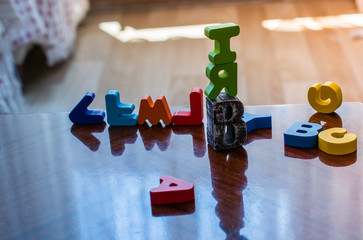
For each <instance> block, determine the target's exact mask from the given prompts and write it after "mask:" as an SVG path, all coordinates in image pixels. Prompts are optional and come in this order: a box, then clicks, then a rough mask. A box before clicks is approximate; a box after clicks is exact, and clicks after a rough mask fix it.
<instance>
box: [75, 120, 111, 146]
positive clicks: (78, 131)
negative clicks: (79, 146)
mask: <svg viewBox="0 0 363 240" xmlns="http://www.w3.org/2000/svg"><path fill="white" fill-rule="evenodd" d="M105 127H106V123H105V122H102V123H101V124H87V125H83V124H73V126H72V128H71V133H72V134H73V135H74V136H75V137H76V138H78V140H80V141H81V142H82V143H83V144H84V145H86V146H87V147H88V148H89V149H90V150H91V151H93V152H95V151H97V150H98V148H99V147H100V144H101V142H100V141H99V140H98V139H97V138H96V137H95V136H93V134H92V133H94V132H97V133H101V132H103V131H104V130H105Z"/></svg>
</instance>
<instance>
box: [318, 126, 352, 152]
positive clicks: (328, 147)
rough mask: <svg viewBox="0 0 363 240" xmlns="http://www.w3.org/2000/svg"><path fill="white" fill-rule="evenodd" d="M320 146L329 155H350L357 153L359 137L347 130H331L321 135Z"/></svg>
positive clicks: (319, 138) (319, 136)
mask: <svg viewBox="0 0 363 240" xmlns="http://www.w3.org/2000/svg"><path fill="white" fill-rule="evenodd" d="M318 146H319V149H320V150H321V151H323V152H326V153H328V154H332V155H345V154H349V153H352V152H355V151H357V135H355V134H353V133H347V130H346V129H345V128H330V129H327V130H324V131H322V132H320V133H319V135H318Z"/></svg>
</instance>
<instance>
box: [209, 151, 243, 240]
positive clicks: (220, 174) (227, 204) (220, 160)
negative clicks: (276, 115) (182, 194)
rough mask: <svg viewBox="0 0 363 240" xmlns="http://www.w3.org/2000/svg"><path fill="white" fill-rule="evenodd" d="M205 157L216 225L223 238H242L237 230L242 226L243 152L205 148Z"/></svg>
mask: <svg viewBox="0 0 363 240" xmlns="http://www.w3.org/2000/svg"><path fill="white" fill-rule="evenodd" d="M208 155H209V163H210V168H211V178H212V187H213V192H212V195H213V197H214V198H215V199H216V200H217V202H218V203H217V205H216V208H215V210H216V214H217V216H218V217H219V219H220V222H219V226H220V227H221V228H222V229H223V231H224V232H225V233H226V235H227V237H226V239H245V237H244V236H241V235H240V230H241V229H242V228H243V227H244V223H243V217H244V210H243V195H242V191H243V189H245V187H246V186H247V178H246V176H245V171H246V170H247V167H248V156H247V152H246V150H245V149H244V148H243V147H240V148H235V149H231V150H227V151H220V152H216V151H213V149H212V148H211V147H210V146H209V147H208Z"/></svg>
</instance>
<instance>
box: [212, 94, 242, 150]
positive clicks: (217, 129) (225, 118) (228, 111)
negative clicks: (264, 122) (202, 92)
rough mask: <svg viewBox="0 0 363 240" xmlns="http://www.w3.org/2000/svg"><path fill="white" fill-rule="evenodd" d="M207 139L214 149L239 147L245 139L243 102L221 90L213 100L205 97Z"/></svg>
mask: <svg viewBox="0 0 363 240" xmlns="http://www.w3.org/2000/svg"><path fill="white" fill-rule="evenodd" d="M206 103H207V104H206V105H207V121H208V122H207V139H208V144H209V145H210V146H211V147H212V148H213V149H214V150H223V149H231V148H235V147H239V146H241V145H242V143H244V142H245V141H246V137H247V127H246V123H245V122H244V121H243V120H242V115H243V112H244V107H243V103H242V102H241V101H240V100H239V99H238V98H237V97H230V96H229V95H228V94H226V93H224V92H221V93H220V94H219V95H218V97H217V98H216V99H215V100H211V99H209V98H208V97H207V98H206Z"/></svg>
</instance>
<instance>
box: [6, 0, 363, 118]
mask: <svg viewBox="0 0 363 240" xmlns="http://www.w3.org/2000/svg"><path fill="white" fill-rule="evenodd" d="M361 12H363V4H362V1H360V0H274V1H272V0H240V1H217V0H215V1H213V0H208V1H207V0H198V1H197V0H24V1H19V0H1V1H0V38H1V40H0V112H1V113H12V112H20V113H34V112H59V111H65V112H69V111H70V110H71V109H72V108H73V107H74V105H75V104H76V103H78V101H79V100H80V99H81V98H82V97H83V96H84V94H85V93H86V92H87V91H93V92H95V94H96V98H95V100H94V102H93V103H92V105H91V106H90V108H92V109H97V108H98V109H105V100H104V97H105V95H106V93H107V91H108V90H112V89H114V90H118V91H119V92H120V96H121V101H122V102H126V103H134V104H135V106H136V108H138V107H139V103H140V100H141V98H142V97H143V96H144V95H146V94H147V95H150V96H151V97H152V98H153V99H154V100H155V99H156V98H157V97H158V96H159V95H165V96H166V99H167V101H168V103H169V106H173V107H189V93H190V91H191V90H192V89H193V88H194V87H200V88H202V89H203V90H204V89H205V88H206V86H207V85H208V83H209V80H208V78H207V77H206V76H205V68H206V66H207V65H208V63H209V60H208V53H209V52H210V51H211V50H213V48H214V42H213V41H212V40H210V39H207V38H206V37H204V35H203V29H204V27H205V26H208V25H212V24H216V23H228V22H234V23H236V24H238V25H239V26H240V30H241V32H240V35H239V36H237V37H234V38H232V39H231V49H232V50H234V51H236V52H237V60H236V61H237V63H238V97H239V98H240V100H242V102H243V103H244V104H245V105H270V104H300V103H307V98H306V94H307V90H308V88H309V87H310V86H311V85H313V84H314V83H317V82H319V83H324V82H326V81H334V82H336V83H337V84H339V85H340V86H341V88H342V91H343V101H362V96H363V81H362V80H363V67H362V62H363V30H362V29H363V28H362V27H363V14H361Z"/></svg>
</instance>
